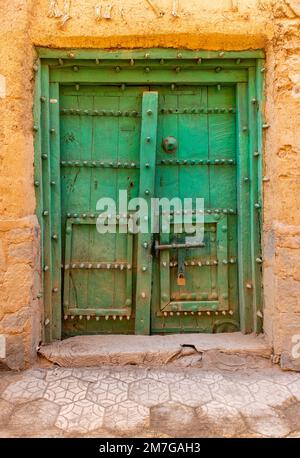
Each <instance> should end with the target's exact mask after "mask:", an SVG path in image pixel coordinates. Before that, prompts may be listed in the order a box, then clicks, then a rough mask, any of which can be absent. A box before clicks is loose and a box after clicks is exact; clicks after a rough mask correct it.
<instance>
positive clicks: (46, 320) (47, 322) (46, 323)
mask: <svg viewBox="0 0 300 458" xmlns="http://www.w3.org/2000/svg"><path fill="white" fill-rule="evenodd" d="M49 323H50V320H49V318H46V319H45V321H44V325H45V326H48V324H49Z"/></svg>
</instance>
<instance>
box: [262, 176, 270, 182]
mask: <svg viewBox="0 0 300 458" xmlns="http://www.w3.org/2000/svg"><path fill="white" fill-rule="evenodd" d="M262 181H264V182H268V181H270V178H268V177H263V179H262Z"/></svg>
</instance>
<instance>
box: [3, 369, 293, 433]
mask: <svg viewBox="0 0 300 458" xmlns="http://www.w3.org/2000/svg"><path fill="white" fill-rule="evenodd" d="M136 435H139V436H140V437H143V436H147V437H182V436H184V437H248V436H250V437H300V374H299V373H295V372H293V373H292V372H283V371H281V370H280V369H279V368H277V367H274V368H268V369H263V370H261V371H260V370H257V369H256V370H253V371H251V370H248V371H245V370H237V371H232V372H231V371H228V370H226V371H225V370H224V371H222V370H215V371H213V370H203V369H201V368H199V369H195V368H191V369H189V368H182V369H178V368H176V369H169V368H166V369H163V368H139V367H132V366H131V367H107V366H103V367H98V368H74V369H72V368H70V369H68V368H67V369H66V368H59V367H53V368H52V367H51V368H35V369H31V370H28V371H24V372H22V373H16V374H12V373H9V374H8V373H6V372H3V371H2V372H0V437H121V436H122V437H126V436H127V437H136Z"/></svg>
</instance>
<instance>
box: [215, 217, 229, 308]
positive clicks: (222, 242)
mask: <svg viewBox="0 0 300 458" xmlns="http://www.w3.org/2000/svg"><path fill="white" fill-rule="evenodd" d="M227 240H228V218H227V216H225V215H223V216H222V217H221V219H220V220H219V222H218V223H217V256H218V291H219V304H220V308H221V309H222V310H227V309H228V242H227ZM225 261H226V262H225Z"/></svg>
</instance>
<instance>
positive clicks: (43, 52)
mask: <svg viewBox="0 0 300 458" xmlns="http://www.w3.org/2000/svg"><path fill="white" fill-rule="evenodd" d="M36 50H37V52H38V55H39V57H40V58H52V59H67V61H68V60H70V59H76V60H77V59H105V60H106V59H107V60H110V59H111V60H116V59H122V60H123V59H124V60H128V59H145V58H146V59H147V60H149V59H150V61H151V59H174V58H175V59H178V62H181V60H182V59H199V58H202V59H220V52H222V51H205V50H197V51H190V50H185V49H160V48H159V49H155V48H154V49H153V48H150V49H133V50H127V49H124V50H122V49H121V50H118V51H103V50H99V49H49V48H43V47H37V48H36ZM258 58H264V51H263V50H261V49H256V50H250V51H226V52H224V51H223V52H222V60H220V61H219V63H220V62H222V61H224V60H225V61H226V60H227V59H258ZM237 65H240V63H237Z"/></svg>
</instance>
